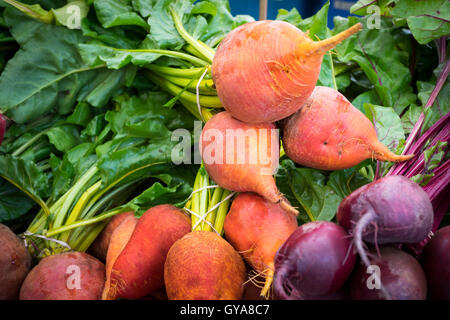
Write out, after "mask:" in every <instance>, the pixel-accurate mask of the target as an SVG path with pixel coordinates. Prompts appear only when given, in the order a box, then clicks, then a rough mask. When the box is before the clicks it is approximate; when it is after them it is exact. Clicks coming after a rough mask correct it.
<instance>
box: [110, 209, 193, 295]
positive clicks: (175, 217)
mask: <svg viewBox="0 0 450 320" xmlns="http://www.w3.org/2000/svg"><path fill="white" fill-rule="evenodd" d="M190 231H191V222H190V219H189V218H188V217H187V216H186V215H185V214H184V213H183V212H182V211H181V210H180V209H178V208H176V207H174V206H172V205H159V206H156V207H153V208H151V209H149V210H148V211H146V212H145V213H144V214H143V215H142V217H141V218H139V219H137V218H136V217H135V216H134V215H131V216H129V217H128V218H126V219H125V220H124V221H123V222H122V223H121V224H120V226H119V227H117V229H116V230H115V231H114V233H113V234H112V236H111V242H110V245H109V248H108V254H107V258H106V276H107V280H106V284H105V289H104V291H103V299H104V300H114V299H118V298H124V299H139V298H143V297H145V296H148V295H149V294H151V293H152V292H154V291H156V290H158V289H161V288H162V287H163V286H164V278H163V277H164V262H165V260H166V256H167V252H168V251H169V249H170V247H171V246H172V245H173V243H174V242H175V241H176V240H178V239H180V238H181V237H182V236H184V235H185V234H187V233H188V232H190Z"/></svg>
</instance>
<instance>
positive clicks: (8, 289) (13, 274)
mask: <svg viewBox="0 0 450 320" xmlns="http://www.w3.org/2000/svg"><path fill="white" fill-rule="evenodd" d="M0 244H1V249H0V300H15V299H17V298H19V291H20V287H21V285H22V282H23V280H24V279H25V277H26V276H27V274H28V272H29V271H30V268H31V256H30V253H29V252H28V250H27V248H26V247H25V245H24V242H23V241H22V240H21V239H20V238H19V237H18V236H17V235H16V234H15V233H14V232H13V231H12V230H11V229H9V228H8V227H7V226H5V225H3V224H0Z"/></svg>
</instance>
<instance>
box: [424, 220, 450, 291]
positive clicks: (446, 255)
mask: <svg viewBox="0 0 450 320" xmlns="http://www.w3.org/2000/svg"><path fill="white" fill-rule="evenodd" d="M422 254H423V255H422V264H423V268H424V270H425V274H426V277H427V280H428V292H429V298H430V299H434V300H450V226H446V227H443V228H441V229H439V230H438V231H437V232H436V233H435V235H434V236H433V238H432V239H431V240H430V242H428V243H427V245H426V246H425V248H424V251H423V253H422Z"/></svg>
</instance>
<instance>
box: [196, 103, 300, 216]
mask: <svg viewBox="0 0 450 320" xmlns="http://www.w3.org/2000/svg"><path fill="white" fill-rule="evenodd" d="M277 130H278V129H276V127H275V125H274V124H272V123H260V124H248V123H244V122H242V121H239V120H236V119H235V118H233V117H232V116H231V114H230V113H229V112H227V111H224V112H220V113H218V114H216V115H215V116H214V117H212V118H211V119H210V120H209V121H208V122H207V123H206V125H205V127H204V128H203V131H202V135H201V138H200V140H201V147H200V148H201V152H202V159H203V162H204V166H205V169H206V171H207V172H208V174H209V176H210V177H211V178H212V179H213V180H214V181H215V182H216V183H217V184H218V185H220V186H221V187H222V188H224V189H228V190H231V191H236V192H255V193H257V194H259V195H261V196H263V197H264V198H266V199H267V200H268V201H270V202H271V203H280V205H281V206H282V207H283V208H285V209H286V210H288V211H290V212H292V213H294V214H298V211H297V210H296V209H295V208H293V207H292V206H291V205H290V204H289V202H288V201H287V200H286V199H285V198H284V197H283V195H282V194H281V193H280V191H279V190H278V188H277V186H276V184H275V179H274V178H273V173H274V172H275V171H276V169H277V167H278V160H279V157H280V150H279V149H280V148H279V143H280V142H279V136H278V131H277ZM239 141H240V142H241V143H239Z"/></svg>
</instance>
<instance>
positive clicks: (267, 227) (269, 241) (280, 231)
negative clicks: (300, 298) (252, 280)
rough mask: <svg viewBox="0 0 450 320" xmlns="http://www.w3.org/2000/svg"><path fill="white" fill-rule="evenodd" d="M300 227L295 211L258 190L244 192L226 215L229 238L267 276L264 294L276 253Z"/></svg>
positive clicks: (262, 294)
mask: <svg viewBox="0 0 450 320" xmlns="http://www.w3.org/2000/svg"><path fill="white" fill-rule="evenodd" d="M297 227H298V223H297V219H296V218H295V217H294V216H293V215H292V214H290V213H288V212H286V211H284V210H283V209H282V208H281V207H280V206H279V205H278V204H273V203H270V202H268V201H266V200H264V198H262V197H260V196H258V195H256V194H254V193H241V194H239V195H238V196H237V197H236V198H235V199H234V200H233V203H232V205H231V208H230V211H229V212H228V214H227V217H226V218H225V225H224V230H225V237H226V239H227V240H228V241H229V242H230V243H231V244H232V245H233V247H234V248H235V249H236V250H237V251H238V252H240V253H241V254H242V256H243V257H244V259H245V260H246V261H247V262H248V263H249V264H250V265H251V266H252V267H253V268H254V270H255V271H256V272H258V273H259V274H261V276H263V277H264V278H265V285H264V287H263V288H262V290H261V296H266V295H268V290H269V289H270V286H271V284H272V280H273V273H274V259H275V254H276V252H277V251H278V249H279V248H280V246H281V245H282V244H283V243H284V242H285V241H286V240H287V238H288V237H289V236H290V235H291V234H292V233H293V232H294V231H295V230H296V229H297Z"/></svg>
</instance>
